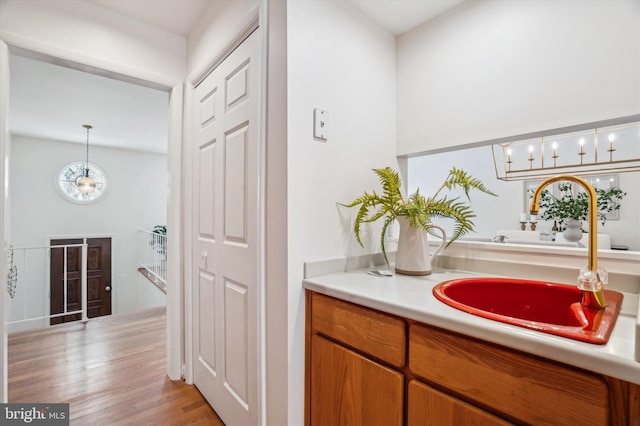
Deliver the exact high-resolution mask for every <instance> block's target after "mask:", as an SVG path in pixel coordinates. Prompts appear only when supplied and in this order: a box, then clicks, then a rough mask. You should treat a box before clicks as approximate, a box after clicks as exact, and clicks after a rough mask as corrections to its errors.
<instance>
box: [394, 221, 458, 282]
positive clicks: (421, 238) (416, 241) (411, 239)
mask: <svg viewBox="0 0 640 426" xmlns="http://www.w3.org/2000/svg"><path fill="white" fill-rule="evenodd" d="M396 220H397V221H398V223H399V224H400V236H399V237H398V251H397V253H396V272H397V273H398V274H403V275H429V274H431V258H432V257H435V256H436V255H437V254H438V253H440V251H441V250H442V249H443V248H444V246H445V244H446V243H447V234H446V233H445V231H444V229H442V228H441V227H439V226H435V225H432V228H436V229H439V230H440V232H442V243H441V244H440V246H439V247H438V248H437V249H436V251H435V252H434V253H433V254H432V255H430V254H429V242H428V240H427V234H426V233H425V232H424V231H423V230H422V229H418V228H414V227H413V226H411V222H410V221H409V219H408V218H406V217H403V216H399V217H397V218H396Z"/></svg>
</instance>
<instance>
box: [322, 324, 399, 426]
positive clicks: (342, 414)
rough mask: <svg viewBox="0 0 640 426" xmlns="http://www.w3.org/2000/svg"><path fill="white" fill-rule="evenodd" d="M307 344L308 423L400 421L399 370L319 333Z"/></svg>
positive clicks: (334, 424) (386, 425) (386, 424)
mask: <svg viewBox="0 0 640 426" xmlns="http://www.w3.org/2000/svg"><path fill="white" fill-rule="evenodd" d="M311 346H312V349H311V352H312V353H311V357H312V361H311V401H313V402H312V406H311V425H313V426H325V425H332V426H338V425H367V426H373V425H384V426H393V425H402V424H403V410H404V402H403V400H404V376H403V375H402V374H401V373H399V372H397V371H394V370H392V369H390V368H388V367H385V366H383V365H381V364H378V363H376V362H374V361H372V360H370V359H368V358H365V357H363V356H362V355H359V354H357V353H356V352H353V351H351V350H349V349H347V348H345V347H343V346H341V345H338V344H336V343H333V342H331V341H330V340H327V339H325V338H324V337H322V336H319V335H314V336H313V337H312V342H311Z"/></svg>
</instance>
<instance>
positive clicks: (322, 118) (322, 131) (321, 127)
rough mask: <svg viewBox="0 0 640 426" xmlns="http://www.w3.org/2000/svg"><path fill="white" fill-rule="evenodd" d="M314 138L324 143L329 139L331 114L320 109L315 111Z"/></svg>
mask: <svg viewBox="0 0 640 426" xmlns="http://www.w3.org/2000/svg"><path fill="white" fill-rule="evenodd" d="M313 137H314V138H316V139H321V140H323V141H326V140H327V139H329V113H328V112H327V111H323V110H321V109H320V108H315V109H314V110H313Z"/></svg>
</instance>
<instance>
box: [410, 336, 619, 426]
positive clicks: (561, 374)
mask: <svg viewBox="0 0 640 426" xmlns="http://www.w3.org/2000/svg"><path fill="white" fill-rule="evenodd" d="M409 369H410V370H411V372H413V373H414V374H415V375H417V376H419V377H421V378H423V379H425V380H426V381H428V382H431V383H436V384H438V385H440V386H443V387H445V388H447V389H449V390H450V391H451V392H452V393H455V394H457V395H460V396H462V397H464V398H465V399H467V400H470V401H474V402H476V403H478V404H480V405H482V406H486V407H491V408H492V409H495V410H496V411H497V412H501V413H504V414H505V415H506V416H508V417H512V418H514V419H518V420H520V421H523V422H526V423H531V424H536V425H542V424H556V425H557V424H563V425H564V424H566V425H569V424H580V425H607V424H609V417H610V415H609V408H608V403H609V389H608V386H607V383H606V381H605V380H604V379H603V378H602V377H600V376H597V375H593V374H589V373H586V372H584V371H581V370H576V369H573V368H570V367H566V366H562V365H560V364H557V363H554V362H552V361H547V360H544V359H541V358H537V357H532V356H527V355H525V354H523V353H520V352H516V351H512V350H509V349H506V348H502V347H498V346H496V345H492V344H490V343H485V342H481V341H479V340H476V339H471V338H467V337H465V336H461V335H455V334H452V333H450V332H446V331H444V330H440V329H437V328H433V327H427V326H422V325H417V324H412V325H411V326H410V328H409Z"/></svg>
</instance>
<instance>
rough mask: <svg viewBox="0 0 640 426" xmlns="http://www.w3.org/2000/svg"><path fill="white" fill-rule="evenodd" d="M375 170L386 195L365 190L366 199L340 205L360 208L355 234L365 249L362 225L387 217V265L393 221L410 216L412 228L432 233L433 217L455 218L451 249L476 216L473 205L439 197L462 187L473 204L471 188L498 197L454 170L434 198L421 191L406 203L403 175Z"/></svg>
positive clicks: (465, 232)
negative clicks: (361, 235) (388, 233)
mask: <svg viewBox="0 0 640 426" xmlns="http://www.w3.org/2000/svg"><path fill="white" fill-rule="evenodd" d="M373 171H374V172H375V173H376V174H377V175H378V177H379V178H380V184H381V185H382V194H380V195H378V194H377V193H376V192H375V191H373V192H372V193H368V192H366V191H365V193H364V194H363V195H362V196H360V197H358V198H356V199H355V200H354V201H353V202H351V203H349V204H342V203H338V204H340V205H342V206H344V207H358V213H357V214H356V219H355V222H354V226H353V233H354V235H355V237H356V240H357V241H358V243H359V244H360V246H362V247H364V244H362V240H361V239H360V227H361V226H362V224H363V223H368V222H375V221H376V220H378V219H381V218H384V224H383V226H382V232H381V235H380V248H381V249H382V254H383V255H384V259H385V261H386V262H387V265H388V264H389V259H388V258H387V252H386V250H385V246H384V235H385V233H386V231H387V228H388V227H389V225H391V223H392V222H393V220H394V219H395V218H397V217H398V216H405V217H407V218H408V219H409V222H410V224H411V226H413V227H414V228H418V229H422V230H424V231H425V232H430V231H431V228H432V227H433V224H432V223H431V218H433V217H441V218H451V219H453V220H454V221H455V225H454V230H453V236H452V237H451V240H450V241H449V243H448V244H447V246H448V245H449V244H451V243H452V242H453V241H455V240H457V239H458V238H460V237H461V236H463V235H465V234H467V233H469V232H473V226H474V223H473V221H472V220H471V219H472V218H474V217H475V216H476V215H475V214H474V213H473V211H472V210H471V207H470V206H469V204H467V203H466V202H464V201H460V200H459V198H460V197H456V198H447V196H446V195H444V196H442V197H441V198H438V197H439V196H440V193H441V192H442V191H443V190H445V189H446V190H449V191H450V190H452V189H453V188H456V187H459V188H462V189H463V190H464V193H465V195H466V197H467V199H468V200H469V201H471V198H470V197H469V191H471V189H477V190H479V191H481V192H484V193H485V194H489V195H494V196H495V195H496V194H494V193H493V192H491V191H490V190H489V189H487V188H486V187H485V186H484V185H483V184H482V182H480V181H479V180H478V179H475V178H473V177H472V176H470V175H469V174H467V173H466V172H464V171H463V170H460V169H457V168H455V167H453V168H452V169H451V170H450V171H449V175H448V176H447V178H446V179H445V180H444V182H443V184H442V185H441V186H440V188H439V189H438V190H437V191H436V193H435V194H434V195H433V196H432V197H425V196H423V195H422V194H420V190H417V191H416V192H415V193H413V194H411V195H410V196H409V198H408V199H406V200H405V199H404V197H403V196H402V193H401V192H400V187H401V182H400V176H399V175H398V173H397V172H396V171H394V170H393V169H391V168H390V167H386V168H384V169H373Z"/></svg>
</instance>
